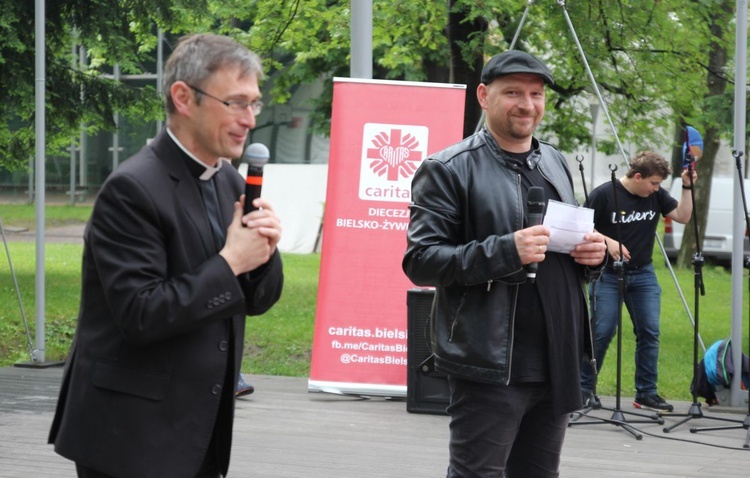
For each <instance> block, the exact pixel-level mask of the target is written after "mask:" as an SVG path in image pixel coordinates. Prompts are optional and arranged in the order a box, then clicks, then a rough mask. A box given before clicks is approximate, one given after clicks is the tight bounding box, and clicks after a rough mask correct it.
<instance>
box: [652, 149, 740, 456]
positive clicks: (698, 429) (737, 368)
mask: <svg viewBox="0 0 750 478" xmlns="http://www.w3.org/2000/svg"><path fill="white" fill-rule="evenodd" d="M732 156H734V159H735V163H736V166H737V175H738V177H739V184H740V192H741V195H742V207H743V211H744V213H745V227H747V228H750V217H749V216H748V211H747V202H745V201H746V199H745V181H744V178H743V176H742V161H741V158H742V152H737V151H732ZM696 227H697V226H696ZM697 237H698V236H697V235H696V238H697ZM744 259H745V260H744V267H745V269H750V257H745V258H744ZM748 290H750V279H748ZM748 319H750V304H748ZM695 325H696V327H697V326H698V313H697V310H696V314H695ZM748 344H749V345H750V341H748ZM740 362H741V361H740ZM735 373H739V374H740V375H741V374H742V364H741V363H740V364H738V365H735ZM693 397H695V393H694V394H693ZM693 401H694V402H695V398H694V400H693ZM693 405H695V404H693ZM698 407H699V408H698V411H699V412H700V405H698ZM690 410H691V411H692V410H693V407H692V406H691V407H690ZM714 419H715V420H723V421H727V422H734V423H739V424H740V425H724V426H717V427H692V428H691V429H690V433H698V432H701V431H712V430H736V429H740V428H744V429H745V430H748V432H747V435H746V436H745V443H744V444H743V445H742V446H743V447H744V448H750V400H748V404H747V415H745V419H744V420H743V421H740V420H732V419H729V418H714ZM686 420H687V419H685V420H683V422H684V421H686ZM681 423H682V422H681ZM665 431H666V430H665Z"/></svg>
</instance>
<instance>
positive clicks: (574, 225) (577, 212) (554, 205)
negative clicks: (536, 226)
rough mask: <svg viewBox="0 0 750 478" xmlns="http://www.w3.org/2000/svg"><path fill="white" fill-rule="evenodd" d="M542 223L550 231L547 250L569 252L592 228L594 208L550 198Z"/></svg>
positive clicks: (582, 240)
mask: <svg viewBox="0 0 750 478" xmlns="http://www.w3.org/2000/svg"><path fill="white" fill-rule="evenodd" d="M542 224H543V225H545V226H547V227H548V228H549V229H550V231H551V234H550V237H549V244H548V245H547V250H548V251H550V252H560V253H563V254H569V253H570V251H572V250H573V249H575V246H576V244H581V243H582V242H584V239H583V236H584V235H585V234H587V233H589V232H592V231H593V230H594V210H593V209H589V208H587V207H580V206H573V205H572V204H566V203H562V202H560V201H555V200H553V199H550V200H549V202H548V203H547V213H546V214H545V215H544V222H543V223H542Z"/></svg>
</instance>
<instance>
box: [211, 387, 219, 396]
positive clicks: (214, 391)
mask: <svg viewBox="0 0 750 478" xmlns="http://www.w3.org/2000/svg"><path fill="white" fill-rule="evenodd" d="M220 393H221V385H214V386H213V387H211V394H212V395H219V394H220Z"/></svg>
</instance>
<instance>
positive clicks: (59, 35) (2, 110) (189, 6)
mask: <svg viewBox="0 0 750 478" xmlns="http://www.w3.org/2000/svg"><path fill="white" fill-rule="evenodd" d="M46 7H47V8H46V23H45V40H46V41H45V47H46V51H45V62H46V72H45V80H46V81H45V88H46V115H45V117H46V123H47V124H46V131H47V138H46V139H47V149H48V151H49V154H60V153H61V152H62V151H63V150H64V149H65V148H66V147H67V146H68V145H69V144H70V141H71V138H74V137H77V136H78V133H79V129H80V128H81V125H84V124H85V125H86V128H87V130H88V131H89V132H95V131H97V130H100V129H114V127H115V125H114V120H113V118H114V113H115V112H119V113H121V114H123V115H125V116H127V117H131V118H133V119H135V118H142V119H144V120H153V119H156V118H158V117H160V115H162V107H161V100H160V99H159V98H158V97H157V95H156V90H155V89H154V88H152V87H145V88H137V89H136V88H131V87H129V86H128V85H126V84H123V83H120V82H116V81H114V80H112V79H109V78H107V76H106V75H107V74H109V73H111V72H112V67H113V66H114V65H115V64H118V65H119V67H120V68H121V70H122V71H123V72H124V73H142V72H143V70H144V66H143V65H144V64H148V63H153V55H152V54H151V52H152V51H153V49H154V47H155V45H156V29H157V28H164V29H166V30H169V31H180V30H183V29H185V28H188V27H191V26H192V23H191V22H189V21H188V20H190V19H191V18H193V17H200V16H202V15H205V16H207V15H208V11H207V9H206V5H205V2H203V1H198V0H181V1H179V2H175V1H169V0H129V1H120V0H59V1H55V2H49V1H48V2H46ZM0 9H2V10H1V11H2V12H3V15H2V17H1V18H0V38H2V40H0V65H2V69H1V70H0V91H3V92H5V95H4V100H5V101H3V102H2V104H0V116H2V118H3V120H4V121H3V123H2V125H0V144H1V145H2V146H3V147H2V148H0V165H2V166H4V167H5V168H7V169H9V170H13V169H17V168H20V167H23V166H25V165H26V164H27V162H28V160H29V158H30V157H32V156H33V151H34V113H35V111H34V86H35V71H34V65H35V62H34V56H35V51H34V39H35V23H34V18H35V2H33V1H24V2H17V1H13V0H0ZM187 12H189V15H188V14H187ZM74 45H85V47H86V48H87V52H88V64H87V65H83V66H79V65H77V60H74V59H73V58H72V56H73V55H72V49H73V46H74Z"/></svg>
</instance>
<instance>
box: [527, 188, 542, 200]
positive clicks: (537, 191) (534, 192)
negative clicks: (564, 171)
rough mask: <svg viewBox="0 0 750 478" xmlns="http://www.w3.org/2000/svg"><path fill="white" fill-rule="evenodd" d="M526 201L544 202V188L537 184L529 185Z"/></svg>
mask: <svg viewBox="0 0 750 478" xmlns="http://www.w3.org/2000/svg"><path fill="white" fill-rule="evenodd" d="M526 202H541V203H543V202H544V188H540V187H539V186H531V187H530V188H529V194H528V196H527V197H526Z"/></svg>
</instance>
